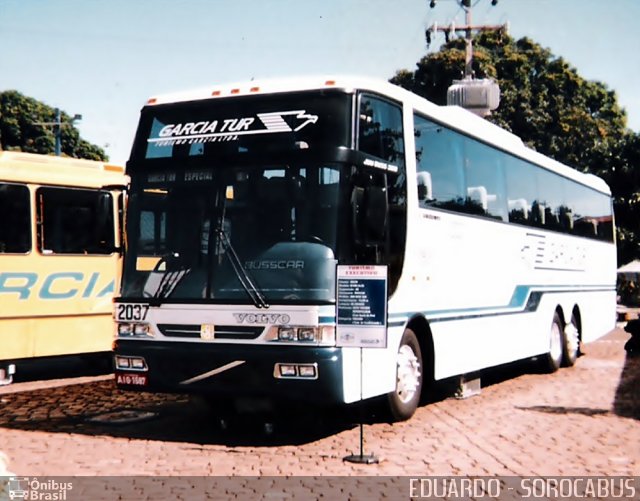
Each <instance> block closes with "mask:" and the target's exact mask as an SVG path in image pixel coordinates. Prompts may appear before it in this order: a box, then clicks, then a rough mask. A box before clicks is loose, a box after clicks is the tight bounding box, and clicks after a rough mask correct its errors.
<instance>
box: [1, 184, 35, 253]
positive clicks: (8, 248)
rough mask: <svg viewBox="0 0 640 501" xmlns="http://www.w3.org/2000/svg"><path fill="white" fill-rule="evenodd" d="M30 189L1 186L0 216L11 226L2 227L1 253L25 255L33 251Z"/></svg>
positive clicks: (18, 186) (9, 185)
mask: <svg viewBox="0 0 640 501" xmlns="http://www.w3.org/2000/svg"><path fill="white" fill-rule="evenodd" d="M30 205H31V204H30V202H29V189H28V188H27V187H26V186H21V185H17V184H0V214H2V217H3V218H4V220H5V221H10V223H11V224H1V225H0V253H16V254H24V253H26V252H29V251H30V250H31V207H30Z"/></svg>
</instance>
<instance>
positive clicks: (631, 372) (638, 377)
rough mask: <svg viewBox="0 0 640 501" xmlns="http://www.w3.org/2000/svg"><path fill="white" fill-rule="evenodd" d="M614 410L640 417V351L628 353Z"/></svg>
mask: <svg viewBox="0 0 640 501" xmlns="http://www.w3.org/2000/svg"><path fill="white" fill-rule="evenodd" d="M613 412H614V413H615V414H616V415H618V416H621V417H628V418H633V419H640V353H637V352H636V353H627V356H626V359H625V363H624V368H623V369H622V373H621V374H620V382H619V383H618V387H617V389H616V395H615V397H614V401H613Z"/></svg>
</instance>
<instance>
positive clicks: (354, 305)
mask: <svg viewBox="0 0 640 501" xmlns="http://www.w3.org/2000/svg"><path fill="white" fill-rule="evenodd" d="M337 274H338V276H337V278H338V280H337V284H338V298H337V299H338V300H337V321H336V337H337V346H342V347H350V348H354V347H355V348H360V410H361V412H362V384H363V376H362V366H363V363H362V349H363V348H386V347H387V267H386V266H374V265H339V266H338V271H337ZM363 421H364V420H363V419H362V416H361V419H360V454H352V455H349V456H346V457H345V458H344V460H345V461H349V462H351V463H364V464H374V463H378V462H379V460H378V458H377V457H375V456H374V455H372V454H368V455H365V454H364V429H363Z"/></svg>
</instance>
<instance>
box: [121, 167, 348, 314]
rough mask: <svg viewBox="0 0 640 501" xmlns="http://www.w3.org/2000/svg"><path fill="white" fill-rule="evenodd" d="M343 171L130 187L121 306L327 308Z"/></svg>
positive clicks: (226, 171)
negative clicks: (137, 301)
mask: <svg viewBox="0 0 640 501" xmlns="http://www.w3.org/2000/svg"><path fill="white" fill-rule="evenodd" d="M343 170H344V168H343V167H341V166H340V164H337V163H313V162H310V163H306V164H300V165H292V164H270V165H252V166H242V167H226V168H222V167H217V168H215V169H212V168H197V169H182V170H177V169H167V170H162V171H150V172H147V173H142V174H140V175H139V176H137V177H134V178H133V182H132V183H133V184H132V192H131V196H130V201H129V210H128V226H129V234H130V235H132V236H133V238H134V239H133V240H132V241H130V242H129V247H128V251H127V258H126V264H125V271H124V277H123V289H122V292H123V296H124V297H136V298H143V297H144V298H156V299H157V300H159V301H174V300H176V301H180V300H183V301H184V300H187V301H194V300H195V301H197V300H214V301H215V300H220V301H230V300H231V301H234V302H236V303H242V302H252V301H253V302H254V303H256V305H260V302H259V301H258V302H256V299H255V297H256V296H257V297H260V296H263V297H264V298H265V300H266V301H274V300H278V301H282V300H285V301H286V300H291V301H296V300H301V301H307V302H308V301H318V302H325V301H331V300H332V299H333V298H334V296H335V285H334V277H335V264H336V256H337V248H336V247H337V242H338V238H337V234H338V225H339V221H340V220H343V219H344V218H341V217H339V212H340V211H341V210H343V209H342V207H341V206H342V205H343V204H341V203H340V200H341V199H342V198H343V197H342V196H341V195H340V192H341V189H342V185H343V183H342V180H343V179H344V178H345V175H344V173H343Z"/></svg>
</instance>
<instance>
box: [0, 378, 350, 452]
mask: <svg viewBox="0 0 640 501" xmlns="http://www.w3.org/2000/svg"><path fill="white" fill-rule="evenodd" d="M353 418H354V412H353V411H348V412H346V413H344V412H343V413H340V414H338V413H336V412H332V411H330V410H323V411H322V412H320V411H319V410H318V409H315V408H307V409H305V408H301V407H298V408H296V409H292V410H291V412H288V413H282V412H279V413H278V414H277V415H275V414H272V413H262V412H261V413H249V414H241V415H235V414H230V413H225V414H221V413H218V412H216V411H214V410H212V409H210V408H207V407H206V406H204V405H203V404H202V403H201V402H197V401H194V400H190V399H189V398H188V397H187V396H184V395H168V394H147V393H137V392H135V393H134V392H124V391H121V390H118V389H117V388H116V387H115V383H114V381H113V379H111V378H110V379H108V380H104V379H102V380H100V381H93V382H90V383H83V384H72V385H67V386H61V387H55V388H45V389H37V390H32V391H22V392H14V393H4V394H0V427H2V428H7V429H15V430H25V431H43V432H50V433H70V434H84V435H107V436H112V437H119V438H130V439H141V440H159V441H167V442H187V443H194V444H200V445H224V446H230V447H232V446H258V447H261V446H264V447H269V446H282V445H302V444H305V443H310V442H314V441H317V440H319V439H322V438H325V437H328V436H331V435H335V434H337V433H340V432H342V431H344V430H347V429H351V428H353V427H354V426H356V424H355V423H356V422H357V420H353Z"/></svg>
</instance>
